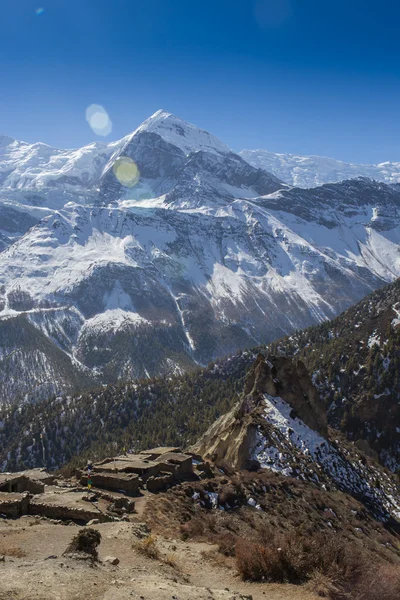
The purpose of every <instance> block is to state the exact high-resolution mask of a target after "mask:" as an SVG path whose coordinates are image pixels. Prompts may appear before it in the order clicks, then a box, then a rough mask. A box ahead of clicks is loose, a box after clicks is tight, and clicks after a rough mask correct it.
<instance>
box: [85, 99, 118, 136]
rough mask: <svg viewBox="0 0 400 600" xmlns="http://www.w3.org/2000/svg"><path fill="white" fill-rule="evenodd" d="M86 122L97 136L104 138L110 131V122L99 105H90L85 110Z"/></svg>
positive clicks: (105, 112) (106, 113)
mask: <svg viewBox="0 0 400 600" xmlns="http://www.w3.org/2000/svg"><path fill="white" fill-rule="evenodd" d="M86 121H87V122H88V123H89V126H90V127H91V129H92V130H93V131H94V133H96V134H97V135H102V136H106V135H109V134H110V133H111V131H112V122H111V119H110V117H109V116H108V112H107V111H106V109H105V108H104V107H103V106H100V105H99V104H91V105H90V106H89V107H88V108H87V109H86Z"/></svg>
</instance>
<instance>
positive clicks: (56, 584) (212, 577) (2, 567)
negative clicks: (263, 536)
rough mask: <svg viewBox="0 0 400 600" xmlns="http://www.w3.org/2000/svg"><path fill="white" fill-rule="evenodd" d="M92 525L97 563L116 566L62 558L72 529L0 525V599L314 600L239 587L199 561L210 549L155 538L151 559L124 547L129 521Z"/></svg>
mask: <svg viewBox="0 0 400 600" xmlns="http://www.w3.org/2000/svg"><path fill="white" fill-rule="evenodd" d="M95 527H96V529H98V530H99V531H100V533H101V535H102V541H101V544H100V547H99V555H100V559H101V560H103V561H104V559H105V558H106V557H107V556H115V557H117V558H119V560H120V563H119V565H118V566H112V565H110V564H106V563H100V564H99V565H96V566H91V564H90V563H88V562H87V561H77V560H73V559H67V558H65V557H63V556H62V553H63V552H64V550H65V549H66V547H67V546H68V544H69V542H70V541H71V539H72V537H73V536H74V535H75V534H76V533H77V532H78V531H79V527H78V526H76V525H70V526H66V525H61V524H53V523H50V522H48V521H45V520H38V519H34V518H33V517H27V518H23V519H20V520H18V521H1V522H0V555H1V554H5V560H4V562H3V561H0V600H125V599H128V598H129V599H135V600H247V599H248V598H249V597H250V596H252V598H253V600H261V599H263V600H264V599H266V598H268V600H312V599H313V598H314V600H315V597H314V596H312V595H311V594H310V593H309V592H307V590H305V589H304V588H300V587H295V586H280V585H268V584H259V585H256V584H249V583H243V582H242V581H240V579H239V578H237V577H236V576H235V574H234V571H233V570H229V569H228V568H225V567H222V566H218V565H216V564H213V562H211V561H210V560H209V559H207V554H209V553H210V552H212V551H213V550H214V547H213V546H211V545H209V544H205V543H203V544H202V543H192V542H191V543H186V542H182V541H181V540H165V539H162V538H158V541H157V544H158V547H159V549H160V552H161V560H154V559H150V558H147V557H144V556H142V555H141V554H139V553H138V552H137V551H135V550H134V548H132V546H133V544H134V542H135V538H134V536H133V533H132V524H131V523H128V522H116V523H103V524H100V525H96V526H95ZM166 557H168V558H169V559H172V564H173V566H170V565H168V564H165V563H164V562H163V559H165V558H166Z"/></svg>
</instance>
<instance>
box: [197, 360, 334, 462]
mask: <svg viewBox="0 0 400 600" xmlns="http://www.w3.org/2000/svg"><path fill="white" fill-rule="evenodd" d="M264 394H269V395H270V396H279V397H281V398H282V399H283V400H285V401H286V402H287V403H288V404H290V406H291V408H292V415H293V416H298V417H299V418H300V419H301V420H302V421H303V422H304V423H306V424H307V425H308V426H309V427H311V428H312V429H314V430H315V431H318V432H320V433H321V434H322V435H326V433H327V420H326V414H325V410H324V407H323V405H322V402H321V401H320V399H319V397H318V392H317V390H316V389H315V387H314V386H313V384H312V381H311V378H310V376H309V374H308V372H307V370H306V368H305V366H304V364H303V363H302V362H301V361H294V360H292V359H288V358H282V357H268V358H266V357H265V356H264V355H263V354H259V355H258V357H257V359H256V361H255V363H254V365H253V366H252V367H251V369H250V371H249V372H248V374H247V377H246V381H245V386H244V392H243V395H242V398H241V400H240V402H239V403H238V404H237V405H236V406H235V407H234V408H233V409H232V410H231V411H229V412H228V413H227V414H225V415H223V416H222V417H220V418H219V419H218V420H217V421H216V422H215V423H213V425H212V426H211V427H210V428H209V429H208V431H207V432H206V433H205V434H204V435H203V436H202V437H201V438H200V440H199V441H198V442H197V443H196V444H195V445H194V446H193V447H192V448H191V451H192V452H194V453H197V454H200V455H201V456H203V457H204V458H205V459H208V460H211V461H213V462H216V463H218V462H223V461H225V462H226V463H228V464H229V465H231V466H233V467H235V468H238V469H243V468H249V469H252V468H254V467H255V466H256V465H255V463H254V460H253V459H252V450H253V448H254V447H255V445H256V442H257V432H258V429H259V426H260V422H262V411H263V409H264V404H263V400H264Z"/></svg>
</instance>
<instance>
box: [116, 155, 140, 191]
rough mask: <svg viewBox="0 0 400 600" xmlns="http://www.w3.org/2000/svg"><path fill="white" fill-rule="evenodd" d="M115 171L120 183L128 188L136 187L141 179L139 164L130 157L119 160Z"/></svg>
mask: <svg viewBox="0 0 400 600" xmlns="http://www.w3.org/2000/svg"><path fill="white" fill-rule="evenodd" d="M113 171H114V175H115V177H116V178H117V179H118V181H119V182H120V183H121V184H122V185H124V186H126V187H133V186H135V185H136V184H137V182H138V181H139V179H140V173H139V169H138V166H137V164H136V163H135V162H134V161H133V160H132V159H131V158H129V157H128V156H122V157H121V158H117V160H116V161H115V163H114V165H113Z"/></svg>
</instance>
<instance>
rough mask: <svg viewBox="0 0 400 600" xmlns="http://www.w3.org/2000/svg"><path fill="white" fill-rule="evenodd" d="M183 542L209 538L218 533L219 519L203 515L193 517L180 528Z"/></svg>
mask: <svg viewBox="0 0 400 600" xmlns="http://www.w3.org/2000/svg"><path fill="white" fill-rule="evenodd" d="M180 532H181V537H182V539H183V540H188V539H189V538H191V539H196V538H197V539H198V538H204V537H206V538H207V539H208V538H209V536H210V534H213V533H216V532H217V519H216V517H215V515H209V514H201V515H197V516H195V517H193V518H192V519H190V521H188V522H187V523H184V524H183V525H181V527H180Z"/></svg>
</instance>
